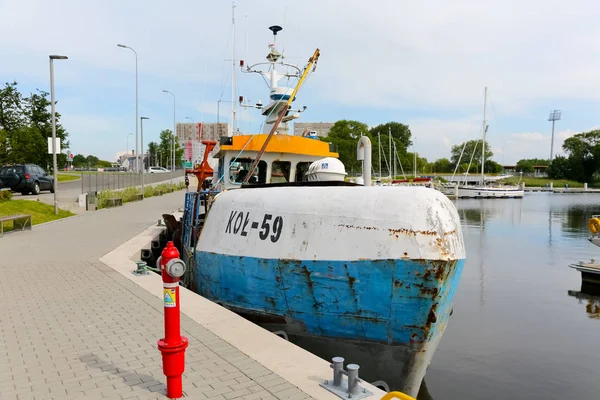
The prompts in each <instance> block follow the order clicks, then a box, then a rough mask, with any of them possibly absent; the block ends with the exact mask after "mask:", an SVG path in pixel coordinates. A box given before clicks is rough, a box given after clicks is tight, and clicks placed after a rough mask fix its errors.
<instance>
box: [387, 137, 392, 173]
mask: <svg viewBox="0 0 600 400" xmlns="http://www.w3.org/2000/svg"><path fill="white" fill-rule="evenodd" d="M388 139H389V146H388V147H389V150H390V158H388V160H389V162H388V172H389V173H390V179H392V165H391V162H392V128H391V127H388Z"/></svg>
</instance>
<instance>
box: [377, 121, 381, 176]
mask: <svg viewBox="0 0 600 400" xmlns="http://www.w3.org/2000/svg"><path fill="white" fill-rule="evenodd" d="M377 142H378V143H379V146H377V147H379V179H381V135H380V134H379V132H377Z"/></svg>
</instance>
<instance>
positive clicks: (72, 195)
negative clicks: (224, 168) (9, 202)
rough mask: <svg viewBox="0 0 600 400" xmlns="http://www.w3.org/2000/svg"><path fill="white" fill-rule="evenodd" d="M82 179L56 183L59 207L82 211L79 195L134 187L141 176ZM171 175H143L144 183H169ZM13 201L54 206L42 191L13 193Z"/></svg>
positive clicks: (106, 175)
mask: <svg viewBox="0 0 600 400" xmlns="http://www.w3.org/2000/svg"><path fill="white" fill-rule="evenodd" d="M183 175H184V171H175V172H174V173H173V179H176V178H179V177H182V176H183ZM81 176H82V177H83V179H78V180H76V181H67V182H58V189H57V191H56V193H57V197H58V203H59V207H60V208H62V209H65V210H70V211H72V212H78V211H84V210H85V209H84V208H81V209H80V208H79V204H78V201H79V195H80V194H81V193H84V192H88V191H99V192H100V191H103V190H114V189H123V188H125V187H130V186H136V185H140V184H141V176H139V175H135V174H129V173H108V172H99V173H97V174H84V175H81ZM170 180H171V174H168V173H164V174H144V183H145V184H150V183H159V182H169V181H170ZM14 199H24V200H38V199H39V201H42V202H44V203H47V204H54V194H52V193H50V192H48V191H44V192H42V193H40V194H39V195H37V196H34V195H26V196H23V195H22V194H21V193H14Z"/></svg>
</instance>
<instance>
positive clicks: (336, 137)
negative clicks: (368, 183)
mask: <svg viewBox="0 0 600 400" xmlns="http://www.w3.org/2000/svg"><path fill="white" fill-rule="evenodd" d="M368 133H369V128H368V127H367V125H366V124H363V123H362V122H358V121H351V120H340V121H337V122H336V123H335V124H333V126H332V127H331V130H330V131H329V134H328V135H327V137H325V138H323V140H325V141H327V142H330V143H333V144H334V146H335V149H336V151H337V152H338V153H339V155H340V161H341V162H342V163H344V166H345V167H346V172H352V171H360V170H361V168H362V162H361V161H358V160H357V159H356V147H357V142H358V138H359V137H360V136H361V135H367V136H369V135H368ZM369 138H370V137H369ZM370 139H371V138H370ZM371 143H373V140H372V139H371Z"/></svg>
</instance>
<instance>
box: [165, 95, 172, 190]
mask: <svg viewBox="0 0 600 400" xmlns="http://www.w3.org/2000/svg"><path fill="white" fill-rule="evenodd" d="M163 92H164V93H169V94H170V95H171V96H173V137H172V139H171V140H172V142H171V166H172V168H171V183H173V172H174V171H175V94H174V93H173V92H169V91H168V90H163Z"/></svg>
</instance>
